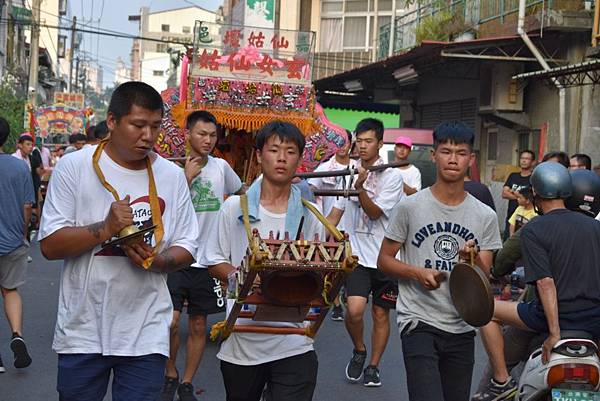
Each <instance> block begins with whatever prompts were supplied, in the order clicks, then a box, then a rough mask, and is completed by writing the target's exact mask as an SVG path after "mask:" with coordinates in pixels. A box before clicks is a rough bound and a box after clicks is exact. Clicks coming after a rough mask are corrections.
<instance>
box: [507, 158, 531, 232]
mask: <svg viewBox="0 0 600 401" xmlns="http://www.w3.org/2000/svg"><path fill="white" fill-rule="evenodd" d="M534 164H535V153H534V152H533V151H532V150H523V151H521V153H520V154H519V167H520V168H521V171H520V172H518V173H511V174H509V176H508V178H507V179H506V182H505V183H504V187H503V188H502V198H503V199H508V210H507V212H506V224H505V227H504V236H505V238H504V239H506V238H508V226H509V224H508V219H510V216H512V215H513V213H514V212H515V209H516V208H517V206H519V205H518V204H517V192H518V191H519V190H520V189H521V188H525V187H528V186H529V176H531V171H532V170H533V166H534Z"/></svg>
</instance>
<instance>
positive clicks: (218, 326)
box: [210, 320, 228, 341]
mask: <svg viewBox="0 0 600 401" xmlns="http://www.w3.org/2000/svg"><path fill="white" fill-rule="evenodd" d="M226 324H227V322H226V321H225V320H221V321H220V322H217V323H215V324H213V325H212V327H211V328H210V340H211V341H217V338H219V336H221V335H223V336H224V337H225V338H227V337H228V335H227V334H226V333H225V325H226Z"/></svg>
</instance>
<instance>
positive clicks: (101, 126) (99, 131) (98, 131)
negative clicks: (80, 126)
mask: <svg viewBox="0 0 600 401" xmlns="http://www.w3.org/2000/svg"><path fill="white" fill-rule="evenodd" d="M107 135H108V125H106V120H102V121H100V122H99V123H98V125H96V126H95V127H94V138H96V139H99V140H102V139H104V138H106V136H107Z"/></svg>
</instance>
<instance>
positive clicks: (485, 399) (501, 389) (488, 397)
mask: <svg viewBox="0 0 600 401" xmlns="http://www.w3.org/2000/svg"><path fill="white" fill-rule="evenodd" d="M517 390H518V388H517V382H516V381H515V379H513V378H512V377H509V378H508V380H507V381H506V382H504V384H498V383H497V382H496V380H494V379H492V380H490V384H488V387H487V388H486V389H485V391H482V392H481V393H477V394H475V395H474V396H473V398H471V400H474V401H499V400H512V399H513V397H514V396H515V394H516V393H517Z"/></svg>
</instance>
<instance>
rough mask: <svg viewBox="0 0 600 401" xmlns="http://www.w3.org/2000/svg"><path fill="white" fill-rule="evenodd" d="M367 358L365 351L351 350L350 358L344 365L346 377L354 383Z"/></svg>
mask: <svg viewBox="0 0 600 401" xmlns="http://www.w3.org/2000/svg"><path fill="white" fill-rule="evenodd" d="M366 360H367V351H357V350H353V351H352V359H350V362H348V365H346V379H348V380H350V381H351V382H352V383H356V382H357V381H359V380H360V378H361V377H362V374H363V366H365V361H366Z"/></svg>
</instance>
